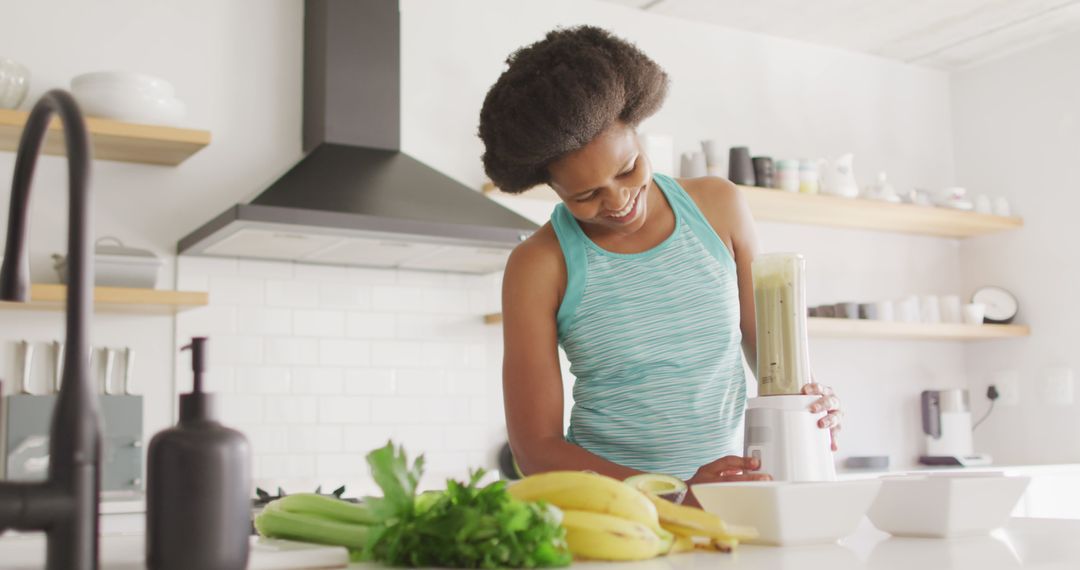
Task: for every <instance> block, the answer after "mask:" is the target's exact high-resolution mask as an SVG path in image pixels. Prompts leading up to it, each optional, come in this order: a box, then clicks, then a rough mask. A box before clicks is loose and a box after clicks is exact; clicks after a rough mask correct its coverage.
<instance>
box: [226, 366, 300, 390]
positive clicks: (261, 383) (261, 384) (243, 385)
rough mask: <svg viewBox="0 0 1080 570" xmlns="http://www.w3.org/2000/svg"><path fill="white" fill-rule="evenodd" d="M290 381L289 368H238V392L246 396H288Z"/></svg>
mask: <svg viewBox="0 0 1080 570" xmlns="http://www.w3.org/2000/svg"><path fill="white" fill-rule="evenodd" d="M289 381H290V378H289V369H288V368H282V367H272V366H238V367H236V391H237V392H241V393H244V394H288V393H289Z"/></svg>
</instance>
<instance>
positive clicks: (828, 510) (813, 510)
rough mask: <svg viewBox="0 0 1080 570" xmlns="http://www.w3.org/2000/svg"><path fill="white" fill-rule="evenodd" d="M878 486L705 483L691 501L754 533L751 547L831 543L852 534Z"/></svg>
mask: <svg viewBox="0 0 1080 570" xmlns="http://www.w3.org/2000/svg"><path fill="white" fill-rule="evenodd" d="M880 486H881V481H878V480H874V479H869V480H861V481H830V482H813V483H809V482H808V483H784V482H779V481H765V482H746V483H743V482H739V483H705V484H702V485H694V487H693V491H694V496H696V497H697V499H698V501H699V502H701V506H702V507H703V508H704V509H705V510H706V511H708V512H710V513H713V514H714V515H717V516H719V517H720V518H721V519H724V521H726V522H730V523H732V524H740V525H750V526H753V527H755V528H757V530H758V538H756V539H754V540H752V541H748V542H750V543H751V544H773V545H777V546H786V545H798V544H819V543H829V542H835V541H837V540H839V539H841V538H843V537H845V536H847V535H849V534H851V533H852V532H854V531H855V528H856V527H858V526H859V521H861V520H862V517H863V515H864V514H866V510H867V509H868V508H869V507H870V505H871V503H873V501H874V497H875V496H876V495H877V492H878V487H880Z"/></svg>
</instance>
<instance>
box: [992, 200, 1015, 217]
mask: <svg viewBox="0 0 1080 570" xmlns="http://www.w3.org/2000/svg"><path fill="white" fill-rule="evenodd" d="M994 214H995V215H998V216H1011V215H1012V208H1011V207H1009V200H1007V199H1006V198H1005V197H1004V196H998V197H997V198H994Z"/></svg>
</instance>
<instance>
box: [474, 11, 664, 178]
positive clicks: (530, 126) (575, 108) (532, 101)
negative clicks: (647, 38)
mask: <svg viewBox="0 0 1080 570" xmlns="http://www.w3.org/2000/svg"><path fill="white" fill-rule="evenodd" d="M506 63H507V64H508V66H509V67H508V68H507V69H506V71H504V72H503V74H502V75H501V76H500V77H499V79H498V81H496V82H495V85H493V86H492V87H491V90H490V91H488V94H487V97H485V98H484V106H483V108H481V110H480V139H481V140H482V141H483V143H484V149H485V150H484V156H483V162H484V170H485V171H486V172H487V175H488V176H489V177H490V178H491V180H492V182H494V183H495V185H496V186H498V187H499V188H500V189H501V190H503V191H505V192H511V193H519V192H523V191H525V190H528V189H529V188H532V187H533V186H536V185H538V184H543V183H545V182H547V181H548V172H547V167H548V165H549V164H551V163H552V162H553V161H555V160H556V159H558V158H559V157H562V156H564V155H566V154H567V153H570V152H573V151H575V150H578V149H580V148H582V147H584V146H585V145H587V144H588V143H589V142H590V141H592V140H593V139H594V138H596V136H597V135H599V134H600V133H601V132H603V131H604V130H605V129H607V128H608V127H609V126H611V125H612V124H614V123H615V122H616V121H620V122H622V123H624V124H626V125H629V126H631V127H636V126H637V125H638V124H639V123H640V122H641V121H642V120H644V119H645V118H647V117H649V116H650V115H652V114H653V113H655V112H656V111H657V110H658V109H659V108H660V105H661V104H662V103H663V102H664V97H665V96H666V95H667V87H668V77H667V74H666V73H664V70H663V69H661V68H660V66H659V65H657V64H656V62H654V61H653V60H651V59H649V57H648V56H646V55H645V54H644V53H642V52H641V50H639V49H637V47H635V46H634V45H633V44H631V43H629V42H627V41H625V40H622V39H620V38H617V37H615V36H613V35H612V34H611V33H609V32H608V31H606V30H603V29H600V28H597V27H593V26H579V27H575V28H568V29H557V30H554V31H551V32H548V34H547V36H546V37H544V39H543V40H541V41H539V42H536V43H534V44H532V45H528V46H525V47H523V48H521V49H519V50H517V51H515V52H514V53H512V54H510V57H509V58H507V60H506Z"/></svg>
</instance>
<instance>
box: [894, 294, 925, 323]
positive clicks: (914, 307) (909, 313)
mask: <svg viewBox="0 0 1080 570" xmlns="http://www.w3.org/2000/svg"><path fill="white" fill-rule="evenodd" d="M896 320H898V321H900V322H902V323H917V322H919V298H918V297H916V296H915V295H908V296H907V297H904V298H903V299H900V300H899V301H897V302H896Z"/></svg>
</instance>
